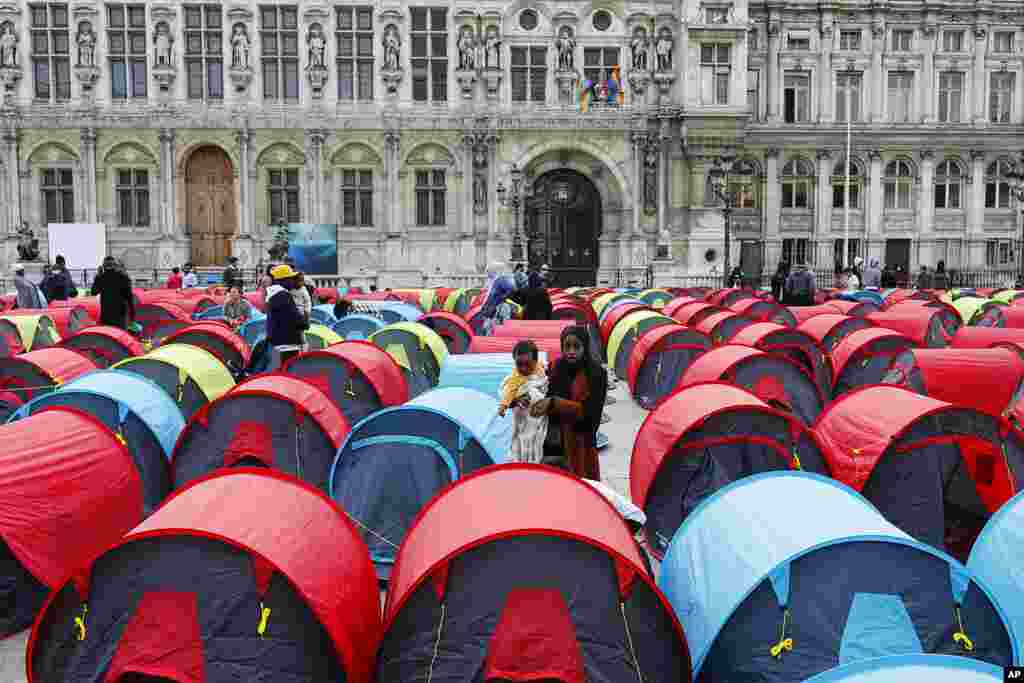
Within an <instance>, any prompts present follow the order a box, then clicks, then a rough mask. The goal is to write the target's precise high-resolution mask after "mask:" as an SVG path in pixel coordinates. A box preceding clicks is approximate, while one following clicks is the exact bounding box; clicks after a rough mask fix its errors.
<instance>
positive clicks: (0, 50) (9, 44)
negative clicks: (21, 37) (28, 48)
mask: <svg viewBox="0 0 1024 683" xmlns="http://www.w3.org/2000/svg"><path fill="white" fill-rule="evenodd" d="M2 31H3V32H2V33H0V66H3V67H16V66H18V34H17V33H15V31H14V24H12V23H11V22H9V21H5V22H4V23H3V26H2Z"/></svg>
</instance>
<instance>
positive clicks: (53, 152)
mask: <svg viewBox="0 0 1024 683" xmlns="http://www.w3.org/2000/svg"><path fill="white" fill-rule="evenodd" d="M29 161H30V162H32V163H33V164H41V165H46V164H52V163H74V162H77V161H78V155H77V154H75V153H74V152H72V151H71V150H70V149H68V148H67V147H65V146H64V145H60V144H57V143H55V142H49V143H44V144H42V145H39V146H38V147H36V148H35V149H34V150H32V154H31V156H29Z"/></svg>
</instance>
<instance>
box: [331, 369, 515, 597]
mask: <svg viewBox="0 0 1024 683" xmlns="http://www.w3.org/2000/svg"><path fill="white" fill-rule="evenodd" d="M497 413H498V402H497V400H495V399H494V398H492V397H490V396H485V395H484V394H481V393H480V392H478V391H474V390H472V389H457V388H448V389H435V390H432V391H429V392H426V393H424V394H421V395H420V396H418V397H417V398H416V399H414V400H412V401H409V402H408V403H405V404H403V405H401V406H397V407H394V408H387V409H385V410H381V411H379V412H377V413H374V414H373V415H370V416H369V417H367V418H365V419H363V420H361V421H360V422H359V423H358V424H356V425H355V427H353V428H352V431H351V432H350V433H349V435H348V437H347V438H346V439H345V442H344V443H343V444H342V445H341V448H340V449H338V455H337V457H336V458H335V460H334V466H333V467H332V469H331V478H330V492H331V498H332V499H333V500H334V501H335V502H336V503H338V505H340V506H341V509H343V510H344V511H345V512H346V513H347V514H348V515H349V516H350V517H352V519H353V520H355V522H356V526H357V527H359V529H360V531H361V533H362V535H363V539H364V540H365V541H366V543H367V545H368V546H369V548H370V554H371V556H372V557H373V561H374V564H375V565H376V567H377V575H378V577H380V578H381V579H385V580H386V579H387V578H388V577H389V576H390V573H391V565H392V564H393V563H394V558H395V553H396V552H397V551H398V547H399V546H400V545H401V543H402V539H404V538H405V534H406V532H407V531H408V530H409V527H410V525H411V524H412V522H413V520H414V519H415V517H416V515H417V514H418V513H419V511H420V509H421V508H422V507H423V506H424V505H426V503H427V501H428V500H430V498H432V497H433V496H434V494H436V493H437V492H438V491H440V490H441V489H442V488H444V487H445V486H447V485H448V484H450V483H452V482H454V481H455V480H457V479H459V478H460V477H462V476H464V475H466V474H469V473H470V472H474V471H476V470H478V469H480V468H482V467H486V466H488V465H493V464H496V463H502V462H505V460H506V455H507V453H508V449H509V446H510V444H511V437H512V421H511V417H512V416H511V414H509V415H506V417H504V418H500V417H498V414H497Z"/></svg>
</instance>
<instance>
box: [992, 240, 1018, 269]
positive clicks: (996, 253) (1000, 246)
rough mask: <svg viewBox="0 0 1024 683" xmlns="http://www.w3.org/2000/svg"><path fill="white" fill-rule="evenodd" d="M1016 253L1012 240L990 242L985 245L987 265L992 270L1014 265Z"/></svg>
mask: <svg viewBox="0 0 1024 683" xmlns="http://www.w3.org/2000/svg"><path fill="white" fill-rule="evenodd" d="M1014 251H1015V249H1014V248H1013V242H1011V241H1010V240H989V241H988V242H986V243H985V265H986V266H989V267H990V268H998V267H1000V266H1009V265H1013V262H1014V260H1015V259H1014Z"/></svg>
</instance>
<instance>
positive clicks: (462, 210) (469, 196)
mask: <svg viewBox="0 0 1024 683" xmlns="http://www.w3.org/2000/svg"><path fill="white" fill-rule="evenodd" d="M477 144H479V141H478V140H477V138H476V136H475V135H473V133H472V132H471V131H466V132H465V133H463V134H462V165H461V167H460V168H461V172H462V177H463V178H464V179H466V180H464V182H463V187H464V188H468V190H469V192H463V193H462V197H461V198H460V201H459V224H460V225H459V226H458V230H457V231H456V234H463V233H470V232H475V229H474V228H475V225H476V217H475V216H476V212H475V208H476V207H475V203H476V202H475V199H476V198H475V197H474V196H473V191H474V187H473V184H474V182H475V178H474V170H473V161H474V156H475V154H474V153H475V151H476V146H477Z"/></svg>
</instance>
